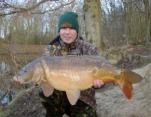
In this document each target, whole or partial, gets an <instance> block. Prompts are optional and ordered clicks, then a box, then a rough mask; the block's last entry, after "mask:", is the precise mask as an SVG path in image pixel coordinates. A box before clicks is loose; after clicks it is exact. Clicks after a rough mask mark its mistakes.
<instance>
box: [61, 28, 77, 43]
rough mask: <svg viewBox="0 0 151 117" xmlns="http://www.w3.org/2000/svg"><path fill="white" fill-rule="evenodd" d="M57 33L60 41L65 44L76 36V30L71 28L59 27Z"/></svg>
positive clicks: (72, 40)
mask: <svg viewBox="0 0 151 117" xmlns="http://www.w3.org/2000/svg"><path fill="white" fill-rule="evenodd" d="M59 34H60V37H61V39H62V41H63V42H65V43H67V44H71V43H72V42H74V41H75V39H76V38H77V31H76V30H75V29H73V28H67V27H65V28H61V29H60V32H59Z"/></svg>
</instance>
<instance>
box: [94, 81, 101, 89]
mask: <svg viewBox="0 0 151 117" xmlns="http://www.w3.org/2000/svg"><path fill="white" fill-rule="evenodd" d="M93 86H94V88H100V87H102V86H104V82H103V81H102V80H94V81H93Z"/></svg>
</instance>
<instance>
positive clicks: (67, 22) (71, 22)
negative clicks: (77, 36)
mask: <svg viewBox="0 0 151 117" xmlns="http://www.w3.org/2000/svg"><path fill="white" fill-rule="evenodd" d="M65 27H69V28H73V29H75V30H76V31H77V32H79V23H78V15H77V14H76V13H74V12H65V13H64V14H63V15H62V16H61V17H60V19H59V24H58V31H60V29H61V28H65Z"/></svg>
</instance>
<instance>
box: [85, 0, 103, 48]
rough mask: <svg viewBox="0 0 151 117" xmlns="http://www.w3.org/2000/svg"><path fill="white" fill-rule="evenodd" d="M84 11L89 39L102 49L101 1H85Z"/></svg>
mask: <svg viewBox="0 0 151 117" xmlns="http://www.w3.org/2000/svg"><path fill="white" fill-rule="evenodd" d="M83 11H84V21H85V32H86V37H87V39H88V40H89V41H90V42H92V43H94V44H96V46H97V47H101V48H102V40H101V9H100V0H84V6H83Z"/></svg>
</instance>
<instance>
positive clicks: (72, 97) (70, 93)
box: [66, 90, 80, 105]
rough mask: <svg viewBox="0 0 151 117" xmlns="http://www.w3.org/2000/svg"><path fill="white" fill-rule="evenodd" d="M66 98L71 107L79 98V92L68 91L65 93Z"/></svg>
mask: <svg viewBox="0 0 151 117" xmlns="http://www.w3.org/2000/svg"><path fill="white" fill-rule="evenodd" d="M66 94H67V98H68V100H69V102H70V104H71V105H75V104H76V102H77V101H78V99H79V97H80V91H79V90H70V91H66Z"/></svg>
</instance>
